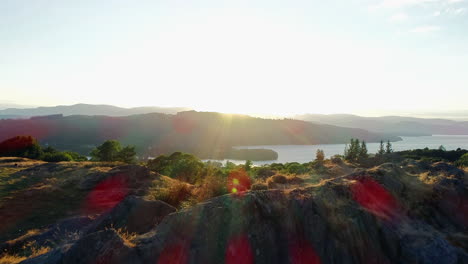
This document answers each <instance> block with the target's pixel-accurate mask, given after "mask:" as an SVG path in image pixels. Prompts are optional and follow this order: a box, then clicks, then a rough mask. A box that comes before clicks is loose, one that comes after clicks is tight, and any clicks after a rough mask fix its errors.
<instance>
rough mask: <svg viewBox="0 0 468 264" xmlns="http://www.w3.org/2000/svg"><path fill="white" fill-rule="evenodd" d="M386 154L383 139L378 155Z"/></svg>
mask: <svg viewBox="0 0 468 264" xmlns="http://www.w3.org/2000/svg"><path fill="white" fill-rule="evenodd" d="M384 154H385V147H384V142H383V140H380V147H379V151H378V152H377V155H379V156H383V155H384Z"/></svg>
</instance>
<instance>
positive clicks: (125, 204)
mask: <svg viewBox="0 0 468 264" xmlns="http://www.w3.org/2000/svg"><path fill="white" fill-rule="evenodd" d="M176 210H177V209H176V208H174V207H173V206H171V205H169V204H167V203H165V202H162V201H148V200H145V199H143V198H141V197H137V196H133V195H132V196H128V197H127V198H125V200H123V201H122V202H121V203H119V204H118V205H117V206H116V207H114V208H113V209H112V210H111V211H110V212H109V213H106V214H104V215H102V216H101V217H99V218H98V219H96V220H95V221H94V223H93V224H92V225H91V226H90V227H89V229H88V230H87V233H88V234H89V233H93V232H96V231H97V230H104V229H106V228H115V229H120V228H122V229H123V230H125V231H127V232H129V233H137V234H143V233H146V232H148V231H150V230H151V229H152V228H154V227H156V226H157V225H158V224H159V223H160V222H161V221H162V219H163V218H164V217H165V216H167V215H168V214H170V213H173V212H175V211H176Z"/></svg>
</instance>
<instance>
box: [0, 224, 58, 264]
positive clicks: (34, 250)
mask: <svg viewBox="0 0 468 264" xmlns="http://www.w3.org/2000/svg"><path fill="white" fill-rule="evenodd" d="M30 231H31V232H29V231H28V233H31V234H33V233H34V234H35V232H36V231H35V230H30ZM31 234H30V236H31ZM26 235H27V234H26ZM50 250H51V248H50V247H37V246H36V241H31V242H29V243H27V244H26V245H24V246H23V248H22V251H21V253H19V254H8V253H4V254H3V255H1V256H0V264H16V263H20V262H21V261H24V260H26V259H30V258H35V257H37V256H40V255H43V254H46V253H48V252H49V251H50Z"/></svg>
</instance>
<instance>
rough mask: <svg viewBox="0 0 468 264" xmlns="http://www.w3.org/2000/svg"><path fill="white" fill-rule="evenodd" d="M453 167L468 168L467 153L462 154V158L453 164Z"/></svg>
mask: <svg viewBox="0 0 468 264" xmlns="http://www.w3.org/2000/svg"><path fill="white" fill-rule="evenodd" d="M455 165H456V166H458V167H461V168H464V167H468V153H466V154H463V156H461V157H460V159H458V160H457V161H456V162H455Z"/></svg>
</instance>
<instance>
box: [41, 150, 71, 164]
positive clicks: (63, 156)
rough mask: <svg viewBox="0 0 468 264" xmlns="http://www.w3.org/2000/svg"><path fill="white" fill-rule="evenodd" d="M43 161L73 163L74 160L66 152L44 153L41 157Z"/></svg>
mask: <svg viewBox="0 0 468 264" xmlns="http://www.w3.org/2000/svg"><path fill="white" fill-rule="evenodd" d="M41 159H42V160H43V161H47V162H60V161H72V160H73V158H72V157H71V156H70V154H68V153H65V152H55V153H44V154H43V155H42V156H41Z"/></svg>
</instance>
